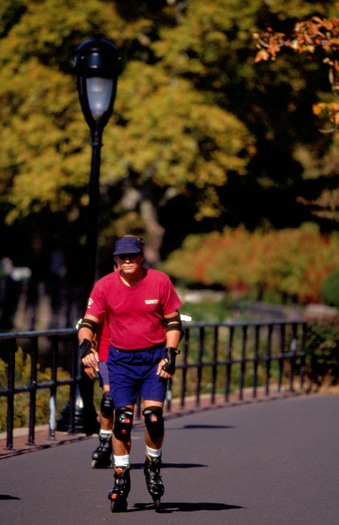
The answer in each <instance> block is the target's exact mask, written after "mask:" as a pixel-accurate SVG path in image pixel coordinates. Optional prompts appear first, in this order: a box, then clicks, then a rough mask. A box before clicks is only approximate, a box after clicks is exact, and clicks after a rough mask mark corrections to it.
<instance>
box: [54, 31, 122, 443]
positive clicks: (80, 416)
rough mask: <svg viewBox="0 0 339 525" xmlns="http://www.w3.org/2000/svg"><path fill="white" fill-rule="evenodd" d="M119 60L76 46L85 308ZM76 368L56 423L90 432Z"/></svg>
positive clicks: (92, 414) (102, 47)
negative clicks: (84, 159)
mask: <svg viewBox="0 0 339 525" xmlns="http://www.w3.org/2000/svg"><path fill="white" fill-rule="evenodd" d="M120 64H121V57H120V55H119V50H118V48H117V46H116V45H115V44H113V43H112V42H110V41H108V40H104V39H99V38H94V39H92V40H87V41H86V42H84V43H82V44H81V45H80V46H79V47H78V48H77V49H76V56H75V60H74V67H75V72H76V74H77V84H78V92H79V99H80V104H81V109H82V112H83V114H84V117H85V120H86V122H87V124H88V126H89V129H90V133H91V146H92V160H91V172H90V179H89V186H88V194H89V206H88V230H87V260H88V273H87V276H86V282H85V287H84V308H85V307H86V304H87V300H88V297H89V294H90V292H91V289H92V287H93V284H94V280H95V270H96V253H97V244H98V215H99V179H100V163H101V147H102V132H103V129H104V127H105V126H106V124H107V122H108V120H109V118H110V116H111V115H112V113H113V104H114V100H115V95H116V88H117V80H118V76H119V73H120V71H121V65H120ZM79 361H80V359H79ZM79 370H80V374H81V375H80V380H79V389H77V392H76V399H75V403H74V400H71V399H70V400H69V403H68V405H66V407H65V408H64V410H63V413H62V416H61V418H60V419H59V420H58V425H59V429H60V430H62V429H68V430H69V431H70V432H71V433H74V432H75V427H78V428H80V429H82V430H83V431H84V432H85V433H86V434H88V435H89V434H93V433H96V432H98V430H99V428H98V421H97V413H96V410H95V407H94V403H93V392H94V387H93V381H92V380H91V379H89V377H88V376H87V375H86V374H85V372H84V368H83V367H82V366H81V363H79ZM81 398H82V402H81ZM57 428H58V427H57Z"/></svg>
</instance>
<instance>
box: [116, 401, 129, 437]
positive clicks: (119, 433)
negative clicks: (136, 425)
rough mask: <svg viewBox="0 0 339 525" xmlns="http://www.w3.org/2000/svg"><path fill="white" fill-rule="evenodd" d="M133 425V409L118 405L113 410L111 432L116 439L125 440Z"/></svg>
mask: <svg viewBox="0 0 339 525" xmlns="http://www.w3.org/2000/svg"><path fill="white" fill-rule="evenodd" d="M132 425H133V410H132V409H131V408H128V407H120V408H117V409H116V411H115V418H114V428H113V433H114V436H115V437H116V438H117V439H120V440H121V441H125V440H126V439H129V438H130V436H131V430H132Z"/></svg>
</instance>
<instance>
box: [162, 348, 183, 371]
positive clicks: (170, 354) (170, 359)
mask: <svg viewBox="0 0 339 525" xmlns="http://www.w3.org/2000/svg"><path fill="white" fill-rule="evenodd" d="M166 352H167V355H166V357H167V363H165V364H164V365H163V367H162V369H163V370H164V371H165V372H167V373H168V374H171V375H174V374H175V360H176V357H177V355H178V354H180V350H178V349H177V348H173V346H169V347H168V348H166Z"/></svg>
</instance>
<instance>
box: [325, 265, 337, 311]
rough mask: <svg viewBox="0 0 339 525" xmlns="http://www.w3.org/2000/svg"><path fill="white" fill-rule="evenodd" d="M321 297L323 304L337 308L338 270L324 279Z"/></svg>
mask: <svg viewBox="0 0 339 525" xmlns="http://www.w3.org/2000/svg"><path fill="white" fill-rule="evenodd" d="M321 295H322V298H323V301H324V303H325V304H327V305H329V306H336V307H337V308H339V270H338V271H336V272H333V273H330V274H329V275H328V276H327V277H326V279H325V280H324V282H323V285H322V288H321Z"/></svg>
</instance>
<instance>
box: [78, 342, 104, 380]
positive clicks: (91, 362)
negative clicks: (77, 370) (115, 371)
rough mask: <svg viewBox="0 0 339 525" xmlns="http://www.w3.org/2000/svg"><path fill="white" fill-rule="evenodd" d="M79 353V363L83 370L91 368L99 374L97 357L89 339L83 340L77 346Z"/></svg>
mask: <svg viewBox="0 0 339 525" xmlns="http://www.w3.org/2000/svg"><path fill="white" fill-rule="evenodd" d="M79 351H80V356H81V362H82V364H83V365H84V367H85V368H88V367H90V368H93V369H94V370H95V371H96V372H99V366H98V363H99V355H98V352H97V351H96V350H95V347H94V345H93V342H92V341H90V340H89V339H83V340H82V341H81V342H80V344H79Z"/></svg>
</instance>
